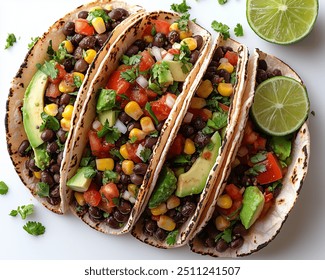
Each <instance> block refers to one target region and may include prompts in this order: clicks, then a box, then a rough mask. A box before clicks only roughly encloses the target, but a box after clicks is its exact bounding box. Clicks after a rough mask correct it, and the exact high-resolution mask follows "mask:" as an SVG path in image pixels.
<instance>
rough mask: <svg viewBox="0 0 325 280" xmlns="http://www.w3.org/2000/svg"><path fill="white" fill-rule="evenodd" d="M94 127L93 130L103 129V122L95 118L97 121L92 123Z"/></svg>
mask: <svg viewBox="0 0 325 280" xmlns="http://www.w3.org/2000/svg"><path fill="white" fill-rule="evenodd" d="M92 128H93V130H95V131H99V130H101V129H102V124H101V122H100V121H99V120H95V121H94V122H93V124H92Z"/></svg>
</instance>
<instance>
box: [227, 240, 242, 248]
mask: <svg viewBox="0 0 325 280" xmlns="http://www.w3.org/2000/svg"><path fill="white" fill-rule="evenodd" d="M243 244H244V238H242V237H237V238H236V239H235V240H233V241H231V242H230V248H232V249H236V248H239V247H241V246H242V245H243Z"/></svg>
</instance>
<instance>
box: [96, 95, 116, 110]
mask: <svg viewBox="0 0 325 280" xmlns="http://www.w3.org/2000/svg"><path fill="white" fill-rule="evenodd" d="M115 99H116V91H115V90H112V89H101V90H100V92H99V96H98V100H97V104H96V111H97V113H99V112H103V111H108V110H111V109H113V108H114V106H115Z"/></svg>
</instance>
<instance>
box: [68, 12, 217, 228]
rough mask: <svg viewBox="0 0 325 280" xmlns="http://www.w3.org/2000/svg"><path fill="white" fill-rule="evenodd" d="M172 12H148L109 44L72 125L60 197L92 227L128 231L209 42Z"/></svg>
mask: <svg viewBox="0 0 325 280" xmlns="http://www.w3.org/2000/svg"><path fill="white" fill-rule="evenodd" d="M180 20H181V18H180V17H179V16H178V15H177V14H173V13H168V12H163V11H158V12H151V13H148V14H146V15H145V17H143V18H139V19H138V20H135V21H134V22H133V24H132V25H130V26H129V28H128V30H127V31H126V32H125V33H123V34H121V36H120V37H119V38H118V39H117V40H116V41H115V42H114V43H113V44H112V45H111V47H110V49H109V50H108V52H107V55H106V57H105V59H104V60H103V62H102V64H101V66H100V69H99V71H98V72H97V75H96V77H95V79H94V80H93V81H92V82H91V86H90V91H89V92H88V95H87V98H86V99H85V102H84V107H83V109H82V113H81V114H82V117H81V118H80V119H79V122H78V124H77V129H76V130H75V132H74V136H73V139H74V140H75V141H74V143H72V146H71V147H73V153H72V154H71V158H70V166H69V169H68V173H67V174H68V177H67V179H68V180H67V183H66V187H65V189H63V192H65V195H64V196H65V197H66V198H67V200H68V203H70V206H71V210H72V212H73V213H74V214H76V215H77V216H79V217H80V218H81V219H82V220H83V221H84V222H85V223H86V224H88V225H89V226H91V227H93V228H95V229H96V230H98V231H101V232H104V233H109V234H121V233H126V232H128V231H130V229H131V227H132V226H133V224H134V222H135V221H136V219H137V217H138V215H139V213H140V211H141V209H142V208H143V206H142V204H143V202H144V201H146V199H147V196H149V195H150V188H149V186H150V184H151V182H152V181H153V177H154V174H155V172H157V165H158V163H159V161H160V160H163V156H164V155H163V154H162V151H163V149H164V147H165V146H168V145H170V143H169V142H168V139H169V136H170V133H171V131H172V129H173V128H174V127H175V126H177V125H178V122H179V120H180V119H179V117H178V116H179V115H180V114H181V113H182V110H181V108H182V106H183V104H186V103H188V102H189V99H190V97H191V96H190V93H191V92H192V90H191V89H192V87H194V86H195V85H196V84H197V83H198V82H197V81H196V80H193V77H198V78H199V77H200V75H201V74H200V73H201V72H200V69H201V67H202V65H203V62H204V60H205V58H206V55H207V53H208V50H209V49H210V45H211V35H210V34H209V32H207V31H206V30H205V29H203V28H202V27H200V26H199V25H197V24H195V23H193V22H191V21H189V20H187V19H186V20H185V21H184V20H182V21H180Z"/></svg>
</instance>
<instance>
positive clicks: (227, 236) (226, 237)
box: [221, 227, 232, 243]
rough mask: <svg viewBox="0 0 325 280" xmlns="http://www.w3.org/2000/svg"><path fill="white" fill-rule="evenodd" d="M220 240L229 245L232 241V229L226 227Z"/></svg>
mask: <svg viewBox="0 0 325 280" xmlns="http://www.w3.org/2000/svg"><path fill="white" fill-rule="evenodd" d="M221 238H222V239H223V240H224V241H226V242H227V243H230V242H231V240H232V228H231V227H228V228H226V229H225V230H224V231H223V235H222V236H221Z"/></svg>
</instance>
